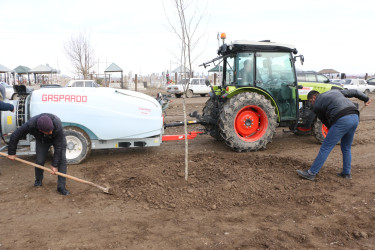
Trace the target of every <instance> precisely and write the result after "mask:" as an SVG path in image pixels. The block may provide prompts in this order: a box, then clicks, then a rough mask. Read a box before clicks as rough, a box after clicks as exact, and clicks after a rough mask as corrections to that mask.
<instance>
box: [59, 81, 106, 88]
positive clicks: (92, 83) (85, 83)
mask: <svg viewBox="0 0 375 250" xmlns="http://www.w3.org/2000/svg"><path fill="white" fill-rule="evenodd" d="M65 87H99V84H97V83H96V82H95V81H94V80H70V81H69V82H68V83H67V84H66V86H65Z"/></svg>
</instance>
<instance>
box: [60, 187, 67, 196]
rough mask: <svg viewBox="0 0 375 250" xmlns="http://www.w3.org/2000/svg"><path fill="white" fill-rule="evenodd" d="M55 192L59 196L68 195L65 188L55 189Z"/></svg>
mask: <svg viewBox="0 0 375 250" xmlns="http://www.w3.org/2000/svg"><path fill="white" fill-rule="evenodd" d="M57 192H59V193H60V194H61V195H69V191H68V190H67V189H66V188H57Z"/></svg>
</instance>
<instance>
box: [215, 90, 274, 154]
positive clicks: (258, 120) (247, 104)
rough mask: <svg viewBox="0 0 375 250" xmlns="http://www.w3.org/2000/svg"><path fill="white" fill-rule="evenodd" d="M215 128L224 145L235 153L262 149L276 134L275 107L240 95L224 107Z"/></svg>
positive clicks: (248, 94) (258, 98)
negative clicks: (218, 129)
mask: <svg viewBox="0 0 375 250" xmlns="http://www.w3.org/2000/svg"><path fill="white" fill-rule="evenodd" d="M219 127H220V132H221V136H222V137H223V139H224V141H225V143H226V144H227V145H228V146H229V147H230V148H232V149H233V150H235V151H237V152H244V151H245V152H247V151H257V150H260V149H264V148H265V147H266V145H267V144H268V143H269V142H271V141H272V137H273V135H274V134H275V133H276V127H277V116H276V112H275V107H273V106H272V104H271V101H270V100H267V99H266V98H265V97H264V96H263V95H260V94H257V93H251V92H245V93H240V94H238V95H236V96H234V97H232V98H231V99H230V100H229V101H228V102H226V103H225V104H224V106H223V109H222V110H221V111H220V118H219Z"/></svg>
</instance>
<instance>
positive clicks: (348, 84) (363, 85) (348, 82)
mask: <svg viewBox="0 0 375 250" xmlns="http://www.w3.org/2000/svg"><path fill="white" fill-rule="evenodd" d="M342 87H343V88H344V89H356V90H359V91H361V92H363V93H365V94H366V95H368V94H369V93H370V92H372V91H374V89H375V85H370V84H367V82H366V81H365V80H363V79H345V82H344V83H343V84H342Z"/></svg>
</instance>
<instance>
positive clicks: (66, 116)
mask: <svg viewBox="0 0 375 250" xmlns="http://www.w3.org/2000/svg"><path fill="white" fill-rule="evenodd" d="M41 113H52V114H55V115H57V116H58V117H59V118H60V119H61V121H62V122H63V124H64V125H69V124H74V125H79V126H80V127H81V128H83V129H84V130H85V131H86V132H87V133H88V135H89V136H90V138H91V139H97V140H115V139H116V140H118V139H128V138H145V137H152V136H157V135H161V134H162V133H163V117H162V109H161V106H160V104H159V103H158V102H157V100H156V99H155V98H152V97H151V96H148V95H146V94H142V93H138V92H134V91H129V90H122V89H113V88H41V89H39V90H36V91H33V92H32V94H31V98H30V117H33V116H35V115H38V114H41Z"/></svg>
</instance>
